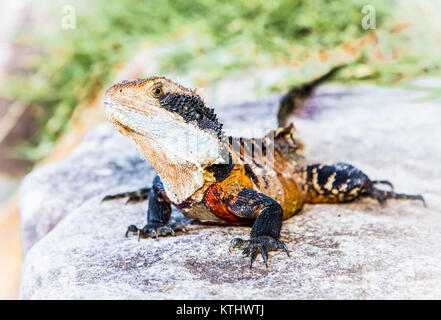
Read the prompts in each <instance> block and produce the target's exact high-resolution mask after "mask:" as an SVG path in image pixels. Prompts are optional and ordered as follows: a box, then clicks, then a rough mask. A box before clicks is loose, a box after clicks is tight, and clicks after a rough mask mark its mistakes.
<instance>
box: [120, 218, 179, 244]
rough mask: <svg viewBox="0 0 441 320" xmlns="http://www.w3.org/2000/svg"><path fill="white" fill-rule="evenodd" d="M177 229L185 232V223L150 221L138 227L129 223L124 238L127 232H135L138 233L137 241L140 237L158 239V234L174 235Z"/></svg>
mask: <svg viewBox="0 0 441 320" xmlns="http://www.w3.org/2000/svg"><path fill="white" fill-rule="evenodd" d="M178 231H182V232H186V231H187V230H186V229H185V224H183V223H182V222H175V223H172V224H167V225H163V224H160V223H150V224H147V225H145V226H144V228H142V229H139V228H138V227H137V226H135V225H133V224H132V225H130V226H129V227H128V228H127V231H126V238H127V237H128V235H129V233H135V234H138V241H139V239H140V238H144V239H145V238H156V239H158V238H159V236H162V237H163V236H168V235H172V236H174V235H175V234H176V233H175V232H178Z"/></svg>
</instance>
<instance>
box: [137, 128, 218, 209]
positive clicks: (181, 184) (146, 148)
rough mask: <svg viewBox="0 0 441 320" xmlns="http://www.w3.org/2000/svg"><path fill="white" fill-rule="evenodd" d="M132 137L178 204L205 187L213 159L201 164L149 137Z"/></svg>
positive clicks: (172, 199) (214, 160)
mask: <svg viewBox="0 0 441 320" xmlns="http://www.w3.org/2000/svg"><path fill="white" fill-rule="evenodd" d="M130 137H131V138H132V139H133V141H134V142H135V143H136V146H137V148H138V150H139V152H141V153H142V154H143V156H144V157H145V158H146V160H147V161H148V162H149V163H150V164H151V165H152V166H153V167H154V168H155V170H156V171H157V172H158V174H159V176H160V177H161V181H162V183H163V184H164V189H165V191H166V193H167V196H168V197H169V198H170V200H171V201H173V202H174V203H176V204H179V203H182V202H183V201H185V200H187V199H188V198H190V197H191V196H192V195H193V194H195V193H196V191H197V190H199V189H200V188H202V187H203V185H204V183H205V180H204V168H205V167H206V166H208V165H210V164H211V163H214V162H216V159H214V158H213V159H211V161H207V162H206V163H200V162H198V161H195V159H193V158H192V157H188V158H186V157H183V156H181V155H180V154H178V153H175V152H171V151H170V150H169V148H166V147H164V146H163V145H162V144H160V143H158V142H156V141H154V140H152V139H150V138H148V137H145V136H142V135H139V134H130ZM206 160H208V159H206Z"/></svg>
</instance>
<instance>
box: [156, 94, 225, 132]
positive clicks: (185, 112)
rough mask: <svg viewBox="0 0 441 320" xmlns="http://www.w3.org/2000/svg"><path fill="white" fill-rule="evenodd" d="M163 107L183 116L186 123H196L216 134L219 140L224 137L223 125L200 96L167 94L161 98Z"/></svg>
mask: <svg viewBox="0 0 441 320" xmlns="http://www.w3.org/2000/svg"><path fill="white" fill-rule="evenodd" d="M159 103H160V104H161V106H162V107H164V108H166V109H167V110H170V111H172V112H176V113H177V114H179V115H181V116H182V117H183V118H184V120H185V121H187V122H194V123H196V124H197V125H198V127H199V128H201V129H204V130H206V129H208V130H211V131H212V132H214V133H215V134H216V135H217V136H218V137H219V139H220V138H221V137H222V123H220V122H219V121H218V119H217V117H216V114H215V113H214V110H213V109H211V108H208V107H207V106H206V105H205V103H204V101H202V100H201V99H200V98H199V97H198V96H193V95H186V94H180V93H165V94H163V95H162V96H161V97H160V98H159Z"/></svg>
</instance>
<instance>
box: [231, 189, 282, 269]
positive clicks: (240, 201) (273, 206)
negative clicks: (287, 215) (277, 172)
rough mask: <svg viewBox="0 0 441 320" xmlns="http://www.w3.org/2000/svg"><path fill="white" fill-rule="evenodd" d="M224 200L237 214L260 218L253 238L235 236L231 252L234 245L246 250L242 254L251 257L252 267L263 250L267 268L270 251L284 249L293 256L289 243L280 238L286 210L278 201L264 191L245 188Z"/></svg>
mask: <svg viewBox="0 0 441 320" xmlns="http://www.w3.org/2000/svg"><path fill="white" fill-rule="evenodd" d="M224 202H225V204H226V206H227V208H228V210H229V211H230V213H232V214H233V215H235V216H237V217H241V218H255V219H256V220H255V222H254V224H253V227H252V229H251V232H250V239H249V240H244V239H241V238H234V239H233V240H232V241H231V246H230V252H231V251H232V250H233V249H234V248H240V249H243V251H242V254H243V255H244V256H245V257H248V256H249V257H250V268H251V267H252V265H253V262H254V260H255V259H256V257H257V255H258V254H259V253H260V254H261V255H262V258H263V261H264V262H265V265H266V266H267V267H268V264H267V261H268V252H269V251H284V252H286V254H287V255H288V256H289V252H288V249H287V248H286V246H285V244H284V243H283V242H282V241H280V240H279V237H280V229H281V227H282V217H283V211H282V207H281V206H280V204H279V203H278V202H277V201H275V200H274V199H272V198H270V197H268V196H267V195H265V194H263V193H260V192H257V191H255V190H252V189H247V188H243V189H242V190H241V191H240V192H239V193H238V194H237V195H234V196H230V197H227V198H226V199H224Z"/></svg>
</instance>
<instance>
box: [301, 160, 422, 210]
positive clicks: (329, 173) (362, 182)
mask: <svg viewBox="0 0 441 320" xmlns="http://www.w3.org/2000/svg"><path fill="white" fill-rule="evenodd" d="M302 178H303V179H304V181H305V183H306V186H307V188H306V202H307V203H338V202H349V201H353V200H355V199H357V198H359V197H360V196H369V197H372V198H374V199H376V200H377V201H378V202H379V203H380V204H381V205H384V204H385V203H386V201H387V199H409V200H420V201H422V202H423V204H424V206H425V205H426V203H425V201H424V198H423V196H421V195H419V194H415V195H414V194H403V193H396V192H394V191H386V190H382V189H378V188H377V187H376V185H378V184H386V185H388V186H389V187H390V188H391V189H393V185H392V183H390V182H389V181H387V180H370V179H369V178H368V176H367V175H366V174H364V173H363V172H362V171H361V170H359V169H357V168H355V167H354V166H352V165H350V164H347V163H342V162H339V163H335V164H331V165H324V164H313V165H309V166H306V167H303V168H302Z"/></svg>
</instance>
